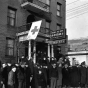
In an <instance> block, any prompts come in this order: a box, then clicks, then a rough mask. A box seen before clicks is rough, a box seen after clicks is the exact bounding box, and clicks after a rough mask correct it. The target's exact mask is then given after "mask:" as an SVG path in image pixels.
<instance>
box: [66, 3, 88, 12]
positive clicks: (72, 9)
mask: <svg viewBox="0 0 88 88" xmlns="http://www.w3.org/2000/svg"><path fill="white" fill-rule="evenodd" d="M86 5H88V3H86V4H82V5H80V6H77V7H75V8H71V9H69V10H66V11H67V12H72V11H74V10H77V9H80V8H82V7H85V6H86Z"/></svg>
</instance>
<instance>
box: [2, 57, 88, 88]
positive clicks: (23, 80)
mask: <svg viewBox="0 0 88 88" xmlns="http://www.w3.org/2000/svg"><path fill="white" fill-rule="evenodd" d="M87 85H88V67H87V66H86V65H85V62H83V63H81V65H79V64H74V65H73V66H71V65H70V61H69V59H68V58H62V57H61V58H59V59H58V60H57V59H56V58H50V59H49V58H45V57H44V58H42V59H41V58H40V59H39V60H38V61H37V62H36V63H33V60H32V59H30V60H28V62H26V63H24V62H21V63H19V64H10V63H1V64H0V88H29V87H31V88H62V87H64V88H70V87H74V88H78V87H82V88H85V87H88V86H87Z"/></svg>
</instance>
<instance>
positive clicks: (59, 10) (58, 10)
mask: <svg viewBox="0 0 88 88" xmlns="http://www.w3.org/2000/svg"><path fill="white" fill-rule="evenodd" d="M58 6H59V8H60V9H58ZM58 12H59V15H58V14H57V16H59V17H61V4H60V3H58V2H57V13H58Z"/></svg>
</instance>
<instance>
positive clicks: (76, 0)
mask: <svg viewBox="0 0 88 88" xmlns="http://www.w3.org/2000/svg"><path fill="white" fill-rule="evenodd" d="M78 1H79V0H75V1H73V2H71V3H68V4H66V5H67V6H68V5H71V4H74V3H76V2H78Z"/></svg>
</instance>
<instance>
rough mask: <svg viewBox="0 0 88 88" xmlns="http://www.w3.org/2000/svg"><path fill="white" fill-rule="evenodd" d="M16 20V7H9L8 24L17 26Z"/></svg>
mask: <svg viewBox="0 0 88 88" xmlns="http://www.w3.org/2000/svg"><path fill="white" fill-rule="evenodd" d="M15 21H16V9H14V8H11V7H8V13H7V24H8V25H10V26H15Z"/></svg>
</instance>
